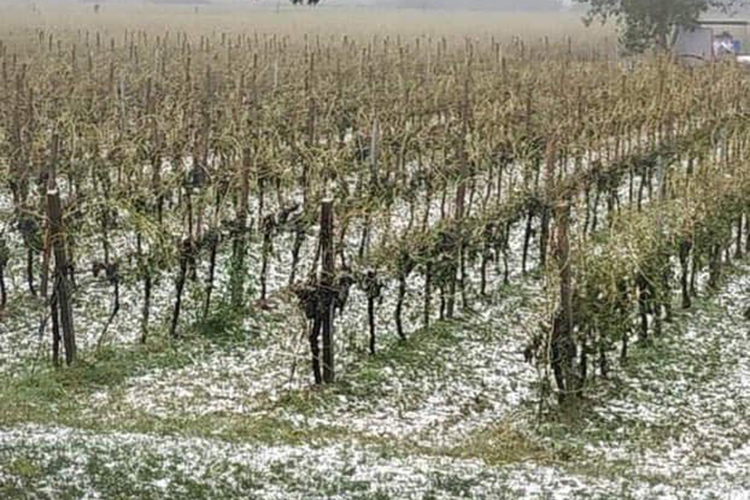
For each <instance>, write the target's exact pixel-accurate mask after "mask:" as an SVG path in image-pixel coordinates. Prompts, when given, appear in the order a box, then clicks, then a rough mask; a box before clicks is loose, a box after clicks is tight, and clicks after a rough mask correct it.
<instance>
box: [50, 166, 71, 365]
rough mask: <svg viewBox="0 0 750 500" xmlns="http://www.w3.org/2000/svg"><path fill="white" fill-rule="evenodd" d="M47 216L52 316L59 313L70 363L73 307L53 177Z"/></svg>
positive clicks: (66, 354) (60, 211) (58, 199)
mask: <svg viewBox="0 0 750 500" xmlns="http://www.w3.org/2000/svg"><path fill="white" fill-rule="evenodd" d="M47 217H48V218H49V227H50V240H51V243H52V249H53V252H54V255H55V284H54V287H55V291H54V294H55V298H54V300H53V301H52V309H54V311H52V315H53V318H54V317H56V316H57V315H58V314H59V318H60V326H61V327H62V340H63V346H64V347H65V363H66V364H68V365H72V364H73V363H74V362H75V360H76V338H75V330H74V328H73V309H72V306H71V303H70V290H69V287H68V278H67V270H68V255H67V252H66V248H65V233H64V230H63V224H62V205H61V203H60V191H59V190H58V189H57V183H56V182H55V180H54V179H51V181H50V187H49V189H48V191H47Z"/></svg>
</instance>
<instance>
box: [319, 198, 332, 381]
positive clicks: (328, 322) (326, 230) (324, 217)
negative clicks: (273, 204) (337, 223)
mask: <svg viewBox="0 0 750 500" xmlns="http://www.w3.org/2000/svg"><path fill="white" fill-rule="evenodd" d="M333 239H334V232H333V201H332V200H328V199H327V200H323V203H322V206H321V211H320V247H321V255H322V269H321V273H320V286H321V290H322V292H323V294H322V298H323V303H322V304H321V306H322V307H321V311H320V312H321V313H322V314H323V317H322V325H323V381H324V382H325V383H327V384H330V383H333V381H334V359H333V358H334V352H333V295H334V293H333V292H334V280H335V276H336V269H335V266H336V263H335V258H334V257H335V252H334V248H333Z"/></svg>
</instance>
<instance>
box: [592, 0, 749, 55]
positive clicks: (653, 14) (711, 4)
mask: <svg viewBox="0 0 750 500" xmlns="http://www.w3.org/2000/svg"><path fill="white" fill-rule="evenodd" d="M577 1H578V2H579V3H582V4H588V6H589V10H588V13H587V15H586V17H585V18H584V20H585V21H586V22H587V23H591V22H593V21H595V20H599V21H601V22H602V23H606V22H607V21H608V20H613V21H615V22H616V23H617V24H618V25H619V26H620V29H621V33H620V35H621V41H622V43H623V45H624V46H625V48H626V49H628V50H630V51H632V52H643V51H644V50H646V49H648V48H651V47H654V46H655V47H657V48H659V49H662V50H667V49H669V48H670V47H671V45H672V44H673V43H674V41H675V39H676V35H677V31H678V29H680V28H686V27H691V26H695V25H696V23H697V22H698V19H699V18H700V16H701V15H702V14H703V13H705V12H708V11H710V10H713V9H717V10H720V11H721V12H723V13H732V12H733V11H734V10H735V9H737V8H739V7H740V6H741V5H743V4H745V3H746V1H745V0H577Z"/></svg>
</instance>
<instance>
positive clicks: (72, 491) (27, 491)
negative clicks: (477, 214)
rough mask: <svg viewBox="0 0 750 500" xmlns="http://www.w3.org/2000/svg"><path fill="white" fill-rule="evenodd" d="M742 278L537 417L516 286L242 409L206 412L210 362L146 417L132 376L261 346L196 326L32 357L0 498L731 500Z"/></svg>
mask: <svg viewBox="0 0 750 500" xmlns="http://www.w3.org/2000/svg"><path fill="white" fill-rule="evenodd" d="M741 271H742V273H740V274H738V275H737V276H736V277H735V278H732V279H731V280H730V282H729V283H728V284H727V286H726V287H725V289H724V290H722V292H721V293H719V294H718V295H716V296H714V297H711V298H709V299H707V300H704V301H702V302H699V303H698V304H697V305H696V307H695V309H694V310H693V311H691V312H689V313H682V314H680V315H679V316H678V317H677V318H676V320H675V322H674V323H673V324H671V325H670V326H669V327H668V328H667V329H666V331H665V333H664V334H663V336H662V337H659V338H654V339H653V345H652V346H649V347H648V348H635V349H633V351H632V355H631V357H630V359H629V361H628V363H627V364H625V365H623V366H622V367H619V368H618V369H617V370H616V373H615V374H613V376H612V377H611V378H610V379H609V380H598V381H597V382H596V383H595V384H594V385H593V386H592V387H590V390H589V394H590V396H589V398H588V399H587V400H585V401H584V402H583V403H582V404H581V405H580V406H579V407H578V408H576V409H575V410H568V411H566V412H555V413H554V414H550V415H547V416H545V417H544V418H543V419H541V420H539V419H537V418H536V416H535V409H536V404H535V403H536V402H535V400H534V394H535V392H534V391H533V387H534V383H535V380H536V379H535V374H534V370H533V369H532V368H531V367H529V366H526V365H524V364H523V362H522V357H521V353H520V350H519V348H520V347H521V346H522V341H523V338H524V335H525V332H524V329H523V328H522V325H523V323H528V322H529V321H532V319H531V318H534V314H536V309H537V307H538V303H537V302H536V299H535V297H537V296H538V290H537V289H536V286H535V284H534V283H533V280H531V281H529V283H527V285H525V286H518V287H515V288H514V289H512V290H506V293H505V294H503V295H499V296H497V297H495V298H494V299H493V301H491V303H490V304H488V305H487V307H488V308H489V309H491V313H487V314H475V315H473V316H472V317H471V318H470V320H469V321H468V322H466V323H461V324H450V323H440V324H436V325H434V327H432V328H431V329H430V330H426V331H422V332H420V333H419V334H417V335H415V336H413V337H412V338H410V339H409V341H408V342H406V343H398V342H394V343H392V344H391V345H390V347H388V348H387V350H385V351H383V352H381V353H379V354H378V355H376V356H375V357H374V358H368V357H366V356H363V357H361V358H360V361H359V362H357V363H356V364H353V365H352V366H350V367H349V369H348V372H347V373H346V374H345V375H344V376H343V377H342V380H341V382H340V383H339V384H337V385H336V386H335V387H331V388H327V389H323V390H320V389H315V388H311V387H301V388H293V389H289V390H282V391H278V392H276V391H274V392H273V393H272V394H271V393H262V394H257V395H256V398H255V399H254V400H253V401H250V402H246V401H243V397H244V396H243V394H242V391H241V390H238V391H237V393H236V394H235V397H236V398H237V400H238V401H234V403H236V404H233V405H230V406H226V407H224V408H219V409H214V410H212V409H211V408H210V407H206V406H205V404H206V402H207V401H211V399H212V392H211V391H212V388H213V387H214V386H216V385H217V384H219V383H220V382H221V380H220V379H221V377H222V374H223V372H222V370H221V369H220V367H216V368H217V369H216V372H215V373H213V374H211V376H210V377H208V379H207V380H205V381H204V382H205V383H204V384H202V385H201V384H197V385H192V386H190V390H189V391H187V389H186V392H188V393H187V394H186V395H181V394H180V392H179V390H177V391H175V392H172V393H170V394H169V395H168V396H167V397H166V398H165V401H163V402H167V403H168V402H169V401H171V402H172V403H174V404H173V406H172V407H171V408H172V409H173V411H166V412H165V411H154V410H153V407H150V406H148V405H144V404H141V403H142V402H141V401H139V400H138V399H137V398H133V394H132V389H133V387H136V388H141V387H142V386H141V385H139V384H140V383H141V382H140V381H142V380H144V378H143V377H144V376H147V378H146V379H145V380H155V379H157V378H159V377H164V378H167V379H169V380H171V381H172V382H175V383H178V382H179V381H180V380H184V379H181V378H179V377H177V378H172V379H170V378H169V377H170V375H171V374H174V373H175V372H179V371H181V370H188V372H187V373H190V372H189V370H190V369H191V367H195V366H196V365H201V364H203V365H206V366H208V365H211V363H219V362H221V360H225V359H226V357H227V356H232V355H234V354H236V353H237V352H239V353H241V354H242V355H243V356H244V355H245V354H246V353H247V352H252V349H254V348H255V349H257V348H259V347H262V346H263V345H264V343H265V342H266V340H264V339H263V338H258V337H252V336H246V335H244V334H243V332H242V331H234V333H233V334H232V336H231V337H230V338H226V337H222V336H218V335H217V331H216V330H212V329H211V328H208V329H206V328H204V329H202V330H199V331H196V332H195V333H194V334H193V335H191V336H189V337H188V338H185V339H184V340H183V341H182V342H179V343H176V344H175V343H171V342H167V341H165V340H162V339H161V337H158V336H156V337H155V338H153V339H152V341H151V342H150V343H149V344H147V345H146V346H136V347H130V348H124V347H118V348H116V349H105V350H103V351H101V352H99V353H98V354H95V355H94V354H89V355H88V356H87V357H84V359H83V360H82V362H81V363H80V364H79V365H78V366H77V367H75V368H73V369H64V370H54V369H51V368H50V367H48V366H47V365H45V364H43V363H37V364H36V365H34V367H33V368H29V369H28V370H27V371H25V372H24V373H19V374H16V376H13V377H11V378H9V380H6V381H5V383H4V384H3V386H2V388H0V407H2V408H3V412H2V413H0V428H1V429H2V431H0V493H1V495H0V496H2V497H3V498H81V497H88V498H94V497H100V498H132V497H139V498H185V497H190V498H232V497H236V498H240V497H241V498H295V497H296V498H362V499H370V498H373V499H374V498H425V499H428V498H462V497H466V498H503V497H507V498H662V497H663V498H734V497H730V496H728V495H735V497H736V498H743V497H742V496H741V495H743V494H747V492H750V476H749V475H748V474H749V473H748V472H747V467H746V464H747V463H748V462H747V460H748V459H750V448H749V447H748V445H747V442H748V438H750V418H748V417H750V415H748V408H749V407H750V405H749V403H750V392H748V391H747V389H748V388H750V360H748V356H747V352H748V349H747V348H748V343H750V339H749V338H748V325H747V324H746V323H745V320H744V319H743V317H742V312H743V309H744V304H745V303H746V300H745V298H744V297H745V296H746V295H747V292H748V291H750V277H748V275H747V271H748V269H745V268H743V269H741ZM743 273H744V274H743ZM477 309H480V308H479V307H478V308H477ZM514 315H518V316H517V317H514ZM518 318H524V320H522V321H520V322H519V321H518ZM244 361H245V362H246V363H249V364H252V360H251V359H250V360H248V359H245V360H244ZM298 369H299V370H303V369H306V367H298ZM148 377H151V378H148ZM212 377H213V378H212ZM501 381H502V383H501ZM224 382H225V383H227V384H229V385H232V384H233V382H234V381H233V380H232V379H229V380H225V381H224ZM238 382H240V383H241V382H242V380H241V379H239V380H238ZM187 387H188V385H185V386H184V387H183V388H187ZM197 388H201V389H202V390H197ZM175 389H180V387H176V388H175ZM162 406H163V405H162ZM162 409H164V408H162ZM167 409H169V406H167ZM743 464H744V465H743ZM737 495H739V496H737Z"/></svg>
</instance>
